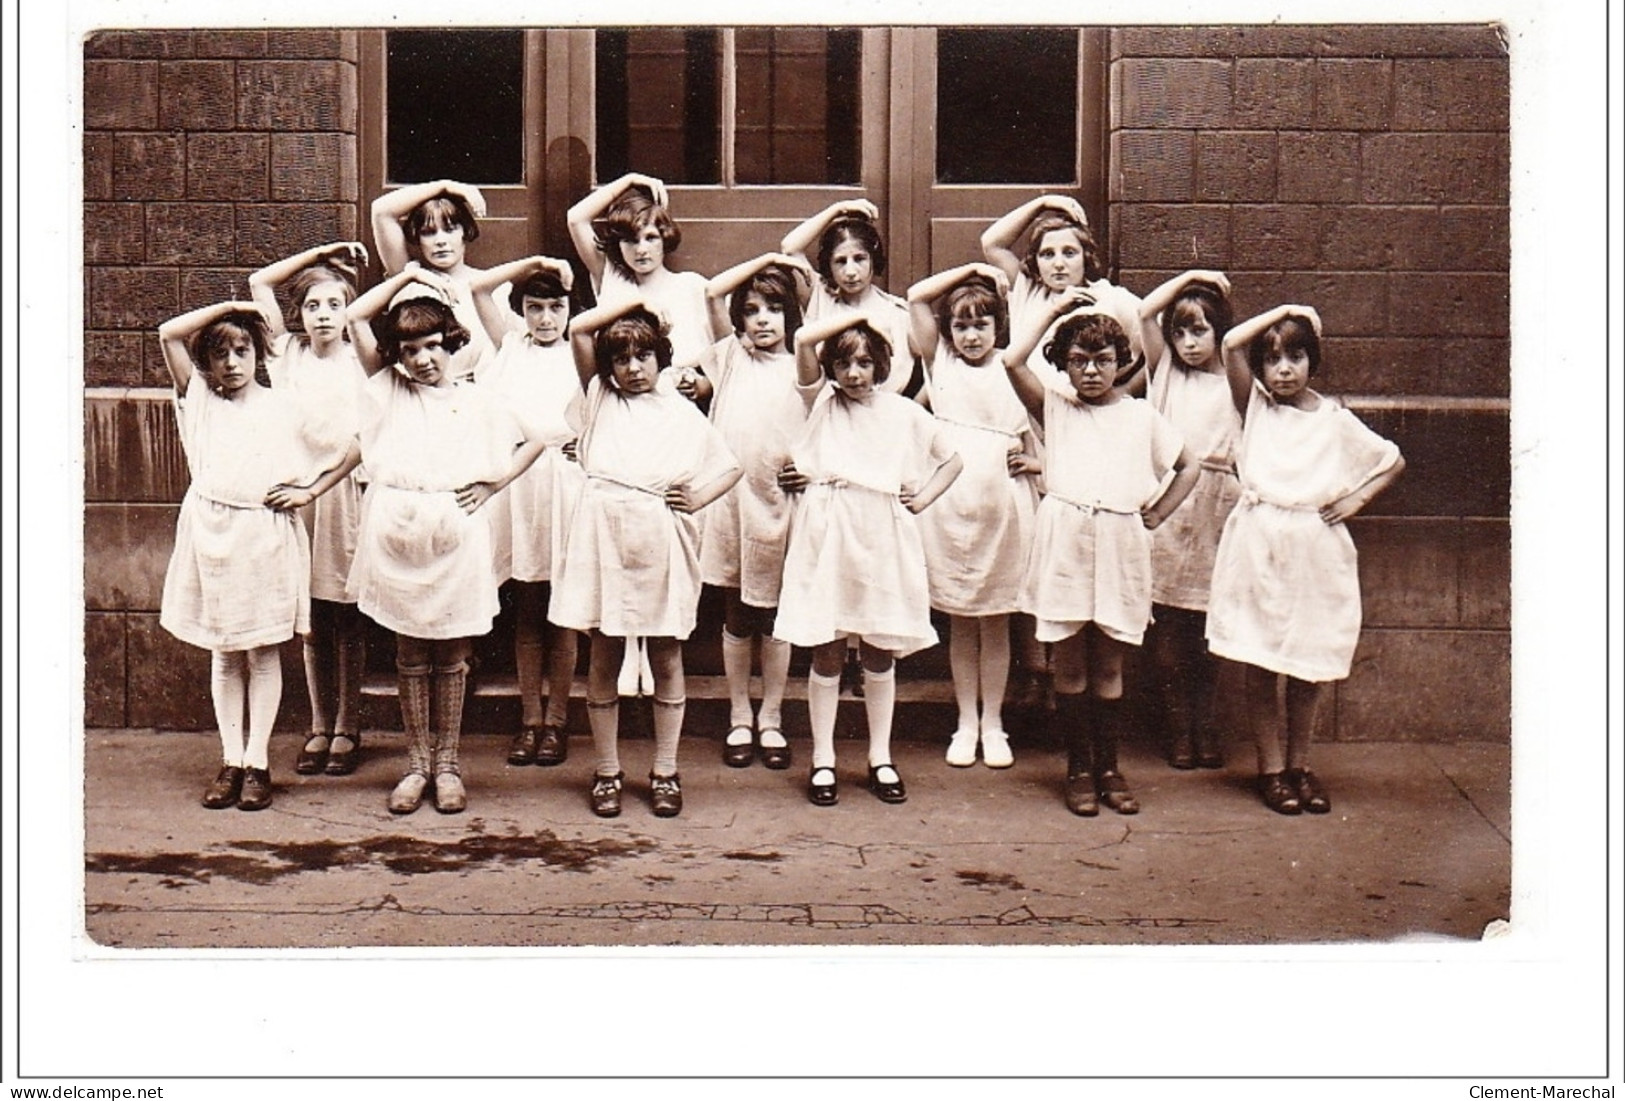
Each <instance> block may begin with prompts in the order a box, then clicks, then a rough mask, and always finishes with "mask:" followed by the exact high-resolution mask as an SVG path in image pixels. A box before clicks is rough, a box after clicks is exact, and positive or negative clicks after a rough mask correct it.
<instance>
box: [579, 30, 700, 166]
mask: <svg viewBox="0 0 1625 1101" xmlns="http://www.w3.org/2000/svg"><path fill="white" fill-rule="evenodd" d="M596 38H597V47H596V49H597V81H598V105H597V109H598V171H597V175H598V179H599V181H600V182H604V181H608V180H613V179H615V178H616V177H617V176H620V175H623V174H625V173H627V172H632V171H637V172H644V173H647V174H649V175H651V176H658V177H659V178H660V179H662V180H664V181H666V182H667V183H673V184H714V183H720V182H721V181H722V127H721V122H720V120H721V116H722V82H721V68H722V66H721V57H720V53H721V48H722V46H721V39H722V36H721V34H720V33H719V32H717V31H715V30H687V31H684V30H657V29H648V30H641V29H640V30H633V31H626V30H604V31H599V32H598V34H597V36H596Z"/></svg>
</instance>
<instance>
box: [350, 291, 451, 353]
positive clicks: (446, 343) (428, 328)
mask: <svg viewBox="0 0 1625 1101" xmlns="http://www.w3.org/2000/svg"><path fill="white" fill-rule="evenodd" d="M433 333H439V334H440V335H441V337H442V338H443V340H442V344H441V347H443V348H444V349H445V350H446V352H447V353H448V354H455V353H456V352H458V351H459V350H460V349H462V348H463V346H464V345H466V344H467V343H468V341H469V334H468V330H467V329H465V328H463V326H462V323H461V322H459V321H458V320H457V315H456V314H454V313H453V312H452V310H451V307H450V306H448V305H446V304H445V303H444V302H442V301H440V300H439V299H438V298H408V299H406V300H404V301H401V302H397V303H395V304H394V305H393V306H391V307H390V308H389V311H388V312H387V313H385V314H384V316H382V317H380V318H378V320H377V321H375V322H373V334H374V335H375V336H376V337H377V338H378V358H380V359H381V360H383V361H384V362H385V363H386V364H394V363H399V362H400V361H401V344H402V343H403V342H405V341H408V340H421V339H422V338H423V337H426V336H429V335H431V334H433Z"/></svg>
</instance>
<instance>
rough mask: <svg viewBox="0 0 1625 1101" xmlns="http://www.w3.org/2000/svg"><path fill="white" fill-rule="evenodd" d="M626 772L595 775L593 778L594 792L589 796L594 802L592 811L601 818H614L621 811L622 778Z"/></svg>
mask: <svg viewBox="0 0 1625 1101" xmlns="http://www.w3.org/2000/svg"><path fill="white" fill-rule="evenodd" d="M623 775H624V774H623V773H619V772H617V773H616V774H615V775H613V776H594V777H593V778H592V793H591V795H590V796H589V799H590V801H591V802H592V812H593V813H594V814H596V815H597V816H598V817H600V818H614V817H616V816H617V815H619V814H620V813H621V778H622V776H623Z"/></svg>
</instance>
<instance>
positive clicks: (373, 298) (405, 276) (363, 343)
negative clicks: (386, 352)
mask: <svg viewBox="0 0 1625 1101" xmlns="http://www.w3.org/2000/svg"><path fill="white" fill-rule="evenodd" d="M412 283H422V284H424V285H425V286H428V287H432V288H434V289H435V290H437V291H439V292H440V293H442V294H444V293H446V287H445V279H444V277H442V276H441V275H439V274H438V273H436V272H432V271H430V270H428V269H427V268H424V267H422V266H421V265H419V264H418V262H417V261H416V260H411V261H408V262H407V264H406V267H404V268H402V269H401V270H400V271H398V272H396V273H395V274H394V275H391V276H390V277H389V278H387V279H385V280H384V281H383V282H382V283H379V284H378V285H377V286H376V287H373V288H372V289H370V290H368V291H367V292H366V293H365V294H363V295H362V296H361V297H360V298H357V299H356V300H355V301H354V302H352V303H350V309H349V313H348V319H349V326H350V345H351V346H352V347H353V348H355V354H356V358H357V359H359V360H360V361H361V369H362V370H363V371H365V372H366V373H367V377H369V378H371V377H372V376H373V375H376V374H377V373H378V372H379V371H381V370H383V369H384V361H383V359H382V358H381V357H380V356H379V354H378V338H377V336H376V335H375V334H374V333H373V331H372V320H373V318H375V317H377V316H378V315H379V314H381V313H383V312H384V311H385V310H387V309H389V301H390V299H392V298H394V297H395V296H396V295H397V294H399V293H400V292H401V291H402V290H404V289H405V288H406V287H407V286H408V285H410V284H412Z"/></svg>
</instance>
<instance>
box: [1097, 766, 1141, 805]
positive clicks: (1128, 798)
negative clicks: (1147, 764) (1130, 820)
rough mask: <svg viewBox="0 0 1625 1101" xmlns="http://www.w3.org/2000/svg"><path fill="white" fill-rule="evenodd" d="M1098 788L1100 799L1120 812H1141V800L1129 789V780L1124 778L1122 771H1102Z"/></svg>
mask: <svg viewBox="0 0 1625 1101" xmlns="http://www.w3.org/2000/svg"><path fill="white" fill-rule="evenodd" d="M1097 790H1098V791H1099V792H1100V801H1101V802H1102V803H1105V804H1106V805H1107V806H1108V807H1110V808H1111V809H1112V810H1114V811H1116V812H1117V813H1118V814H1139V813H1140V801H1139V800H1138V799H1136V798H1134V793H1133V792H1131V791H1130V790H1129V789H1128V781H1127V780H1125V779H1123V774H1122V773H1121V772H1102V773H1101V774H1100V776H1099V777H1098V783H1097Z"/></svg>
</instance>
